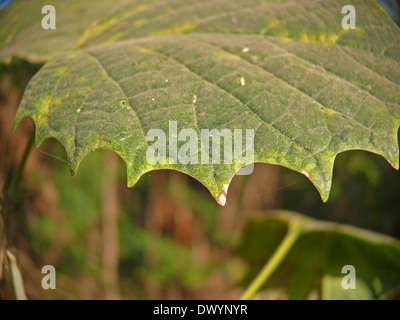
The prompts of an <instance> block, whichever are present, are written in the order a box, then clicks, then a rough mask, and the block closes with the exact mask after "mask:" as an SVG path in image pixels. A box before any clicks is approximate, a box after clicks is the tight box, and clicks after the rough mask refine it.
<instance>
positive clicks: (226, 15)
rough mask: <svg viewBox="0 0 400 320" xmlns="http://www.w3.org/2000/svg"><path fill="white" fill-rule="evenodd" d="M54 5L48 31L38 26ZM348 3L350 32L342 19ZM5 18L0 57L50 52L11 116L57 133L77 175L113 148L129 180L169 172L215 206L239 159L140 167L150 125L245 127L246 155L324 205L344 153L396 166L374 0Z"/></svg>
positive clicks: (394, 79)
mask: <svg viewBox="0 0 400 320" xmlns="http://www.w3.org/2000/svg"><path fill="white" fill-rule="evenodd" d="M49 3H50V4H51V3H53V4H54V5H55V7H56V9H57V8H58V9H57V29H56V30H43V29H41V26H40V21H41V18H42V16H43V15H42V14H41V13H40V8H41V5H43V4H49ZM349 4H352V5H354V6H355V8H356V10H357V29H356V30H342V27H341V22H342V18H343V14H342V13H341V10H342V7H343V6H344V5H349ZM74 12H76V13H77V14H75V15H74ZM31 13H32V14H31ZM0 14H1V15H2V17H1V19H0V21H1V22H0V24H1V25H2V28H1V29H0V30H2V31H1V32H0V43H2V46H1V47H0V57H2V58H3V59H7V58H10V57H11V56H14V55H16V56H21V57H23V58H27V59H30V60H32V61H46V60H47V59H49V58H50V61H48V62H47V63H46V64H45V66H44V67H43V68H42V69H41V70H40V72H39V73H38V74H37V75H36V76H35V77H34V78H33V79H32V81H31V82H30V84H29V85H28V87H27V89H26V92H25V94H24V97H23V100H22V102H21V106H20V108H19V111H18V114H17V116H16V119H15V123H16V124H17V123H18V122H19V121H20V120H21V119H22V118H23V117H24V116H31V117H32V118H33V119H34V120H35V123H36V143H37V145H40V143H41V142H42V141H43V140H44V139H46V138H47V137H54V138H56V139H58V140H60V141H61V142H62V144H63V145H64V146H65V148H66V150H67V156H68V160H69V162H70V166H71V170H72V172H76V170H77V168H78V166H79V163H80V161H81V160H82V159H83V158H84V156H85V155H86V154H87V153H88V152H91V151H93V150H95V149H97V148H107V149H112V150H114V151H115V152H117V153H118V154H119V155H120V156H121V157H122V158H123V159H124V161H125V162H126V164H127V168H128V185H129V186H132V185H134V184H135V182H136V181H137V180H138V179H139V177H140V176H141V175H142V174H144V173H145V172H148V171H150V170H154V169H176V170H180V171H182V172H185V173H187V174H189V175H191V176H193V177H195V178H196V179H197V180H199V181H201V182H202V183H203V184H204V185H205V186H206V187H207V188H208V189H209V190H210V192H211V193H212V194H213V196H214V197H215V198H216V199H217V201H218V202H219V203H220V204H224V203H225V199H226V198H225V197H226V192H227V187H228V186H229V183H230V181H231V179H232V178H233V176H234V175H235V173H236V171H237V169H238V168H239V167H240V164H238V163H234V164H231V165H225V164H220V165H186V166H185V165H181V164H165V165H161V164H157V165H151V164H149V163H148V162H147V161H146V158H145V154H146V149H147V147H148V144H147V142H146V141H145V135H146V133H147V131H148V130H150V129H153V128H161V129H164V130H166V131H168V120H176V121H177V122H178V130H179V129H183V128H193V129H195V130H196V131H197V132H198V133H200V130H201V129H203V128H208V129H213V128H216V129H222V128H227V129H231V130H232V131H233V130H234V129H247V128H248V129H251V128H254V129H255V159H254V160H255V162H267V163H273V164H278V165H282V166H285V167H287V168H290V169H293V170H296V171H298V172H301V173H303V174H304V175H305V176H307V177H308V178H309V179H310V180H311V181H312V183H313V184H314V185H315V186H316V188H317V189H318V190H319V192H320V194H321V197H322V199H323V200H324V201H325V200H326V199H327V198H328V195H329V190H330V186H331V178H332V168H333V163H334V159H335V157H336V155H337V154H338V153H340V152H343V151H345V150H350V149H362V150H366V151H370V152H374V153H377V154H380V155H382V156H384V157H385V158H386V159H387V160H388V161H389V162H390V163H391V165H392V166H393V167H395V168H398V143H397V130H398V127H399V124H400V85H399V83H400V65H399V61H400V30H399V29H398V28H397V26H396V25H395V24H394V23H393V22H392V21H391V20H390V19H389V17H388V16H387V15H386V14H385V13H384V11H383V10H382V9H381V8H380V7H379V6H378V5H377V4H376V2H375V1H367V0H366V1H362V0H353V1H348V0H329V1H314V0H301V1H279V2H277V1H265V0H264V1H261V0H252V1H231V0H225V1H221V0H208V1H187V0H175V1H122V2H118V4H116V2H115V1H106V0H100V1H95V4H94V1H85V2H83V1H69V2H68V4H67V2H65V1H34V0H31V1H29V2H25V1H20V2H17V3H15V4H14V5H11V6H9V7H8V8H7V9H6V10H3V11H0ZM183 33H187V34H183ZM28 39H37V40H36V41H29V40H28ZM66 50H69V51H68V52H65V53H62V54H60V53H61V52H64V51H66Z"/></svg>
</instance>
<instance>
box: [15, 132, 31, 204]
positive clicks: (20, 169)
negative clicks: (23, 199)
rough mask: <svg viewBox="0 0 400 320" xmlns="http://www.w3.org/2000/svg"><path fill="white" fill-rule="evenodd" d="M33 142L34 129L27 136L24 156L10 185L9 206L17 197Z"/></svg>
mask: <svg viewBox="0 0 400 320" xmlns="http://www.w3.org/2000/svg"><path fill="white" fill-rule="evenodd" d="M34 142H35V129H33V130H32V132H31V134H30V136H29V139H28V142H27V143H26V147H25V150H24V154H23V155H22V158H21V161H20V163H19V165H18V169H17V173H16V174H15V177H14V179H13V181H12V184H11V196H10V200H11V201H10V203H11V206H14V203H15V198H16V196H17V191H18V189H19V185H20V184H21V179H22V173H23V172H24V168H25V164H26V160H27V159H28V156H29V152H30V151H31V148H32V146H33V143H34Z"/></svg>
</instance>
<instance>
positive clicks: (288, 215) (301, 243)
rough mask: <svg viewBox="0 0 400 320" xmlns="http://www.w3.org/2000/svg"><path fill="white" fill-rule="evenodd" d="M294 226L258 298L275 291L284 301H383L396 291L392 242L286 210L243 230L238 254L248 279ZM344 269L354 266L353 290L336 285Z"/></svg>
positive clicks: (399, 274) (396, 249)
mask: <svg viewBox="0 0 400 320" xmlns="http://www.w3.org/2000/svg"><path fill="white" fill-rule="evenodd" d="M294 222H296V223H299V224H300V230H301V233H300V236H299V238H298V240H297V242H296V243H295V245H294V246H293V247H292V249H291V250H290V252H289V253H288V255H287V256H286V258H285V259H284V260H283V261H282V264H281V265H280V266H279V268H278V269H277V271H276V272H275V273H274V274H273V276H272V278H271V279H270V280H269V281H268V282H267V283H266V284H265V286H264V288H263V289H264V290H263V291H262V292H260V297H262V296H266V297H268V293H269V292H273V291H271V290H274V289H275V290H276V289H279V291H278V292H281V294H283V296H286V297H287V298H289V299H305V298H321V299H346V300H347V299H388V298H390V297H391V295H392V294H393V293H394V292H395V290H396V289H397V288H400V242H399V241H398V240H396V239H393V238H390V237H388V236H385V235H381V234H377V233H374V232H371V231H365V230H362V229H358V228H354V227H350V226H346V225H340V224H337V223H332V222H322V221H318V220H314V219H310V218H307V217H305V216H302V215H299V214H296V213H293V212H286V211H269V212H266V213H265V215H264V216H260V217H258V218H255V219H253V220H252V221H250V222H249V224H248V225H247V227H246V228H245V230H244V231H243V237H242V241H241V244H240V246H239V248H238V253H240V255H241V256H242V257H243V258H245V259H246V260H247V261H248V262H249V265H250V266H251V267H250V270H249V271H250V272H249V276H250V277H252V276H253V275H254V274H255V273H256V272H258V271H259V270H260V268H261V266H262V265H263V264H264V263H265V262H266V261H267V259H268V258H269V257H270V256H271V254H272V253H273V251H274V250H275V248H276V247H277V246H278V244H279V242H280V241H281V239H282V238H283V236H284V235H285V233H286V230H287V229H288V225H289V224H292V223H294ZM346 265H351V266H353V267H354V268H355V271H356V283H355V284H356V288H355V289H344V288H343V287H342V279H343V277H345V276H346V274H347V272H346V273H342V268H343V267H344V266H346ZM278 296H279V295H278ZM275 297H277V296H276V293H275Z"/></svg>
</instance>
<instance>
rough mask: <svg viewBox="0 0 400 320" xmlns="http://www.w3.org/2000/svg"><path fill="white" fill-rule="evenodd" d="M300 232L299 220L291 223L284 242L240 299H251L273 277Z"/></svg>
mask: <svg viewBox="0 0 400 320" xmlns="http://www.w3.org/2000/svg"><path fill="white" fill-rule="evenodd" d="M300 233H301V227H300V223H299V222H298V221H294V222H293V223H291V224H289V227H288V231H287V233H286V235H285V237H284V238H283V240H282V242H281V243H280V244H279V246H278V248H277V249H276V250H275V252H274V253H273V255H272V256H271V258H270V259H269V260H268V261H267V262H266V263H265V265H264V267H263V268H262V269H261V271H260V272H259V273H258V275H257V276H256V277H255V278H254V279H253V281H252V282H251V283H250V285H249V286H248V287H247V289H246V291H245V292H244V293H243V295H242V296H241V297H240V300H250V299H251V298H253V296H254V295H255V294H256V293H257V292H258V290H260V288H261V287H262V286H263V285H264V283H265V282H266V281H267V280H268V279H269V278H270V277H271V275H272V274H273V273H274V271H275V270H276V268H277V267H278V266H279V264H280V263H281V262H282V260H283V259H284V258H285V257H286V255H287V254H288V253H289V251H290V249H291V248H292V247H293V245H294V243H295V242H296V240H297V239H298V238H299V235H300Z"/></svg>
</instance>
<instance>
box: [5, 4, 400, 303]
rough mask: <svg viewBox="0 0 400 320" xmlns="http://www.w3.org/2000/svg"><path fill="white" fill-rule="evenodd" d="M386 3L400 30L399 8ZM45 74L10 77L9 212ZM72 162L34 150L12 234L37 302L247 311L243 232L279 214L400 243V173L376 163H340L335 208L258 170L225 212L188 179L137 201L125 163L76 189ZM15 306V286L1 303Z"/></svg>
mask: <svg viewBox="0 0 400 320" xmlns="http://www.w3.org/2000/svg"><path fill="white" fill-rule="evenodd" d="M380 2H384V1H380ZM385 3H386V4H385V5H384V7H385V9H388V10H389V8H392V9H391V10H392V11H390V14H391V16H392V18H393V19H394V20H395V21H396V19H399V12H400V11H399V6H398V2H395V1H386V2H385ZM390 3H391V4H392V5H391V6H390ZM396 10H397V11H396ZM396 12H397V14H396ZM397 21H398V20H397ZM39 68H40V65H32V64H28V63H27V62H25V61H22V60H18V59H14V60H12V62H11V63H10V64H9V65H2V66H0V201H1V199H4V198H5V194H6V193H7V192H8V189H9V187H10V183H11V180H12V178H13V175H15V172H16V168H17V167H18V164H19V161H20V159H21V156H22V153H23V151H24V148H25V145H26V142H27V140H28V137H29V134H30V132H31V131H32V130H33V128H34V124H33V121H32V120H31V119H24V120H23V121H22V122H21V124H20V125H19V126H18V127H17V129H16V131H15V132H14V133H11V127H12V123H13V119H14V116H15V113H16V110H17V108H18V104H19V102H20V99H21V95H22V93H23V90H24V88H25V86H26V84H27V82H28V81H29V79H30V78H31V77H32V76H33V75H34V74H35V72H37V70H38V69H39ZM65 158H66V156H65V153H64V149H63V147H62V146H61V145H60V144H59V143H58V142H57V141H55V140H47V141H46V142H45V144H44V145H43V146H42V147H41V148H40V149H36V148H33V149H32V151H31V153H30V156H29V158H28V162H27V164H26V167H25V171H24V175H23V180H22V184H21V189H20V191H19V193H18V195H17V201H16V206H15V208H14V209H13V210H14V214H13V215H12V216H11V217H10V220H9V221H8V223H7V225H8V226H7V240H8V245H9V246H12V247H15V248H16V249H17V253H18V261H19V267H20V270H21V273H22V276H23V279H24V283H25V290H26V293H27V296H28V297H29V298H30V299H119V298H124V299H182V298H184V299H236V298H238V297H239V296H240V294H241V292H242V291H243V287H244V286H245V285H246V284H247V283H248V281H249V277H248V275H249V270H250V269H251V267H252V265H251V263H252V262H251V259H250V260H249V259H245V256H246V254H245V255H243V254H241V253H240V250H237V248H238V246H239V244H240V241H241V239H242V237H243V235H242V232H243V230H244V228H245V226H246V224H247V223H248V222H249V221H250V220H251V219H253V218H254V217H258V216H260V215H263V213H262V212H265V210H269V209H285V210H293V211H297V212H301V213H303V214H305V215H308V216H311V217H314V218H317V219H320V220H326V221H335V222H340V223H346V224H351V225H353V226H358V227H361V228H365V229H369V230H374V231H377V232H380V233H384V234H387V235H390V236H393V237H396V238H400V173H399V172H398V171H396V170H393V168H392V167H391V166H390V165H389V163H387V162H386V160H385V159H383V158H382V157H379V156H376V155H373V154H369V153H367V152H362V151H351V152H345V153H343V154H340V155H339V156H338V157H337V159H336V162H335V168H334V175H333V186H332V191H331V195H330V198H329V200H328V202H327V203H323V202H322V201H321V199H320V196H319V194H318V192H317V191H316V190H315V188H314V187H313V186H312V184H311V183H310V182H309V181H308V180H307V178H305V177H304V176H303V175H301V174H298V173H295V172H293V171H290V170H288V169H285V168H282V167H278V166H272V165H266V164H263V165H260V164H257V165H256V166H255V172H254V173H253V174H252V175H250V176H237V177H235V179H234V180H233V183H232V184H231V186H230V188H229V194H228V199H227V205H226V206H225V207H220V206H218V205H217V203H216V202H215V201H214V199H213V198H212V197H211V195H210V194H209V192H208V191H207V190H206V188H205V187H203V186H202V185H201V184H200V183H198V182H197V181H195V180H194V179H192V178H190V177H188V176H186V175H183V174H181V173H179V172H172V171H153V172H150V173H148V174H146V175H144V176H143V177H142V178H141V179H140V180H139V182H138V183H137V185H136V186H135V187H134V188H131V189H128V188H127V187H126V172H125V164H124V163H123V161H122V160H121V159H120V158H119V157H118V156H117V155H116V154H115V153H113V152H110V151H105V150H98V151H95V152H94V153H92V154H90V155H89V156H87V157H86V158H85V159H84V160H83V162H82V164H81V166H80V168H79V171H78V173H77V175H76V176H75V177H71V175H70V173H69V170H68V165H67V163H66V161H65ZM0 205H1V202H0ZM260 212H261V213H260ZM2 226H3V224H2V223H0V227H2ZM241 250H243V248H242V249H241ZM246 250H248V251H249V252H250V254H251V251H252V250H260V248H259V247H257V246H255V247H247V248H246ZM249 252H248V254H249ZM49 264H50V265H54V266H55V268H56V270H57V290H43V289H42V287H41V280H42V277H43V275H42V274H41V268H42V266H44V265H49ZM3 271H4V270H3ZM278 297H282V296H279V295H278ZM13 298H14V291H13V287H12V285H11V280H10V278H9V277H7V276H4V277H2V279H1V283H0V299H13ZM283 298H284V297H283Z"/></svg>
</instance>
